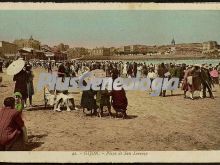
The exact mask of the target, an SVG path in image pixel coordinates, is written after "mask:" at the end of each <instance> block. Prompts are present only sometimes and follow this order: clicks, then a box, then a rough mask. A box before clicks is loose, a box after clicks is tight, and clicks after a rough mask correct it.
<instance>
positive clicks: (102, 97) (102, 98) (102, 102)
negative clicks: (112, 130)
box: [96, 89, 112, 117]
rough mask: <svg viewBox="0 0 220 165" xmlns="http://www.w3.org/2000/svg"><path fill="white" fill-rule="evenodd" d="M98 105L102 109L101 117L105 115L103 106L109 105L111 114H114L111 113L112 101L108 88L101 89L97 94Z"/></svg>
mask: <svg viewBox="0 0 220 165" xmlns="http://www.w3.org/2000/svg"><path fill="white" fill-rule="evenodd" d="M96 105H97V106H98V107H99V110H100V114H99V115H100V117H102V115H103V107H104V106H107V108H108V113H109V115H110V116H112V113H111V103H110V93H109V92H108V90H107V89H105V90H99V91H97V94H96Z"/></svg>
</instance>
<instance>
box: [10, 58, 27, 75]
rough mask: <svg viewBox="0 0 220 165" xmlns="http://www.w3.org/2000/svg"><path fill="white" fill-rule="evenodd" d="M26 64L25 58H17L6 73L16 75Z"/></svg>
mask: <svg viewBox="0 0 220 165" xmlns="http://www.w3.org/2000/svg"><path fill="white" fill-rule="evenodd" d="M24 65H25V61H24V60H21V59H19V60H16V61H14V62H12V63H11V64H10V65H9V66H8V68H7V70H6V73H7V74H8V75H11V76H13V75H16V74H17V73H19V72H20V71H21V70H22V69H23V68H24Z"/></svg>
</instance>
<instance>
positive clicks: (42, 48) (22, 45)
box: [0, 36, 69, 61]
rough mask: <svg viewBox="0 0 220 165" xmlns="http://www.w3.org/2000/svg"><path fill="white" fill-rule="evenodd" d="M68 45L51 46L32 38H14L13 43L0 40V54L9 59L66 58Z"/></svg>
mask: <svg viewBox="0 0 220 165" xmlns="http://www.w3.org/2000/svg"><path fill="white" fill-rule="evenodd" d="M68 49H69V47H68V45H64V44H59V45H58V46H55V47H53V48H51V47H49V46H48V45H41V43H40V41H37V40H35V39H33V37H32V36H31V37H30V38H29V39H19V40H15V41H14V42H13V43H10V42H6V41H0V56H1V57H5V58H10V59H15V58H17V57H22V58H24V59H25V60H30V59H40V60H48V59H50V60H57V61H59V60H67V53H66V50H68Z"/></svg>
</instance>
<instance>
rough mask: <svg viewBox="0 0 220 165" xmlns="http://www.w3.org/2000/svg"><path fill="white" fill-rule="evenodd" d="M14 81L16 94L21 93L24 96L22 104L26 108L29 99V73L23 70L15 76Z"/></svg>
mask: <svg viewBox="0 0 220 165" xmlns="http://www.w3.org/2000/svg"><path fill="white" fill-rule="evenodd" d="M13 81H15V89H14V93H15V92H20V93H21V95H22V104H23V105H24V107H26V104H25V103H26V100H27V97H28V91H27V81H28V76H27V72H26V71H25V70H24V69H22V70H21V71H20V72H19V73H18V74H16V75H14V77H13Z"/></svg>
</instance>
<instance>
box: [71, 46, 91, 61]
mask: <svg viewBox="0 0 220 165" xmlns="http://www.w3.org/2000/svg"><path fill="white" fill-rule="evenodd" d="M67 55H68V58H70V59H72V58H79V57H82V56H86V55H89V52H88V49H86V48H84V47H75V48H70V49H68V50H67Z"/></svg>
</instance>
